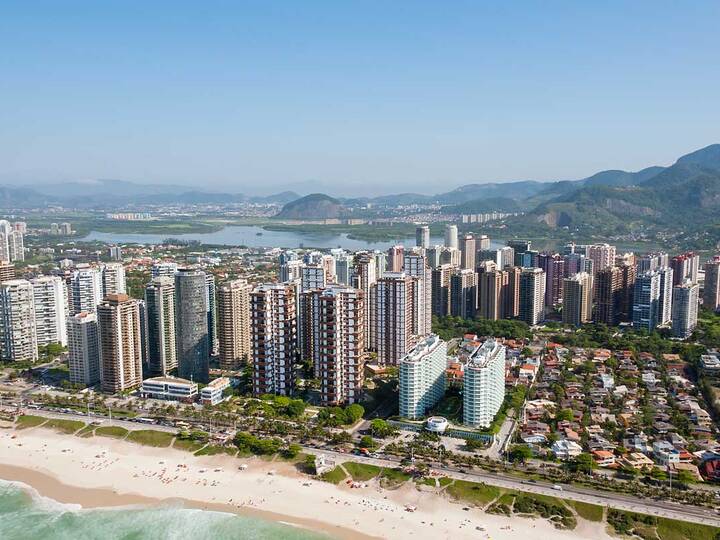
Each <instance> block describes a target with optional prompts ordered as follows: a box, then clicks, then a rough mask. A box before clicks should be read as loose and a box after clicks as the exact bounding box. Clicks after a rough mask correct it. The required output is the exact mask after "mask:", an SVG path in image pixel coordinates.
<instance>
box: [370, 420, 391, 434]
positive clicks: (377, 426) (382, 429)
mask: <svg viewBox="0 0 720 540" xmlns="http://www.w3.org/2000/svg"><path fill="white" fill-rule="evenodd" d="M370 428H371V429H372V434H373V436H375V437H380V438H381V439H384V438H385V437H388V436H390V435H394V434H395V433H397V431H398V429H397V428H396V427H393V426H391V425H390V424H388V423H387V422H386V421H385V420H383V419H382V418H375V419H374V420H371V421H370Z"/></svg>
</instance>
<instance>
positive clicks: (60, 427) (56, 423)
mask: <svg viewBox="0 0 720 540" xmlns="http://www.w3.org/2000/svg"><path fill="white" fill-rule="evenodd" d="M85 426H86V424H85V422H81V421H80V420H65V419H60V418H51V419H49V420H48V421H47V423H46V424H45V425H44V426H43V427H46V428H52V429H54V430H56V431H60V432H61V433H75V432H76V431H79V430H81V429H83V428H84V427H85Z"/></svg>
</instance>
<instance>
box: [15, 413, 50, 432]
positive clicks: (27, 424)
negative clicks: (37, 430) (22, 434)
mask: <svg viewBox="0 0 720 540" xmlns="http://www.w3.org/2000/svg"><path fill="white" fill-rule="evenodd" d="M45 422H47V418H43V417H42V416H33V415H32V414H23V415H21V416H18V417H17V420H16V422H15V425H16V426H17V428H18V429H25V428H31V427H35V426H39V425H41V424H44V423H45Z"/></svg>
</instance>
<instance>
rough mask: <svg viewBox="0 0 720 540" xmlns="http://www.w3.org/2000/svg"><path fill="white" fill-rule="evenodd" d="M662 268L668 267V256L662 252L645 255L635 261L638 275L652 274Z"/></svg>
mask: <svg viewBox="0 0 720 540" xmlns="http://www.w3.org/2000/svg"><path fill="white" fill-rule="evenodd" d="M663 266H670V256H669V255H668V254H667V253H665V252H664V251H659V252H655V253H646V254H645V255H643V256H641V257H639V258H638V259H637V272H638V274H644V273H645V272H653V271H655V270H657V269H658V268H662V267H663Z"/></svg>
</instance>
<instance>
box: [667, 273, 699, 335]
mask: <svg viewBox="0 0 720 540" xmlns="http://www.w3.org/2000/svg"><path fill="white" fill-rule="evenodd" d="M699 293H700V286H699V285H698V284H697V283H694V282H693V281H692V280H691V279H688V280H686V281H685V283H682V284H680V285H676V286H675V287H673V302H672V333H673V335H674V336H675V337H679V338H682V339H686V338H688V337H690V334H692V333H693V330H695V327H696V326H697V318H698V300H699Z"/></svg>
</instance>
